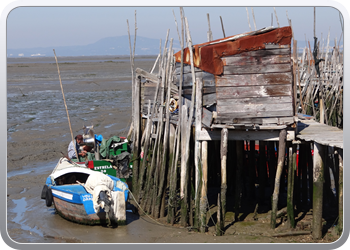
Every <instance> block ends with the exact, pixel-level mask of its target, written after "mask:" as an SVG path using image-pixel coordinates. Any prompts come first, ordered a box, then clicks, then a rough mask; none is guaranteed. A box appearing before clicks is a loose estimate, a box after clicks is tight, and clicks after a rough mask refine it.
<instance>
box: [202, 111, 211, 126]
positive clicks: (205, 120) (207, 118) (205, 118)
mask: <svg viewBox="0 0 350 250" xmlns="http://www.w3.org/2000/svg"><path fill="white" fill-rule="evenodd" d="M212 121H213V113H212V112H210V111H209V110H207V109H206V108H203V109H202V125H204V126H206V127H210V126H211V124H212Z"/></svg>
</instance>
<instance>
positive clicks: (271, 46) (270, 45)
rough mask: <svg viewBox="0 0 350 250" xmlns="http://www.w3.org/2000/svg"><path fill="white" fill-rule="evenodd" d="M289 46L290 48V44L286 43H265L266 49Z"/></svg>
mask: <svg viewBox="0 0 350 250" xmlns="http://www.w3.org/2000/svg"><path fill="white" fill-rule="evenodd" d="M286 48H289V49H290V44H286V45H280V44H273V43H270V44H265V49H273V50H274V49H286Z"/></svg>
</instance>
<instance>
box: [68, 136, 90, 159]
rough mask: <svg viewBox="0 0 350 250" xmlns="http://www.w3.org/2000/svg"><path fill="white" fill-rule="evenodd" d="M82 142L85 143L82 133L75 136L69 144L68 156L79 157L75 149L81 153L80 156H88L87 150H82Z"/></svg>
mask: <svg viewBox="0 0 350 250" xmlns="http://www.w3.org/2000/svg"><path fill="white" fill-rule="evenodd" d="M82 143H83V136H82V135H77V136H76V137H75V140H74V141H71V142H70V143H69V145H68V157H69V158H71V159H77V155H76V153H75V149H76V152H77V153H78V155H79V158H80V157H85V156H86V153H87V152H86V151H85V150H80V144H82ZM74 146H75V148H74Z"/></svg>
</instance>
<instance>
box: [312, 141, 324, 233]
mask: <svg viewBox="0 0 350 250" xmlns="http://www.w3.org/2000/svg"><path fill="white" fill-rule="evenodd" d="M323 183H324V146H323V145H321V144H318V143H317V142H314V162H313V203H312V213H313V214H312V217H313V218H312V222H313V223H312V237H313V238H314V239H321V238H322V205H323Z"/></svg>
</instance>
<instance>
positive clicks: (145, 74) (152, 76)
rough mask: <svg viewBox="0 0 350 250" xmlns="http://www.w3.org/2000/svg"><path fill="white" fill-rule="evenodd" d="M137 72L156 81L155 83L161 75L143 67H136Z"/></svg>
mask: <svg viewBox="0 0 350 250" xmlns="http://www.w3.org/2000/svg"><path fill="white" fill-rule="evenodd" d="M136 74H137V75H140V76H142V77H144V78H146V79H147V80H149V81H152V82H155V83H157V82H158V78H159V77H158V76H157V75H155V74H151V73H148V72H147V71H145V70H143V69H140V68H137V69H136Z"/></svg>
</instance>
